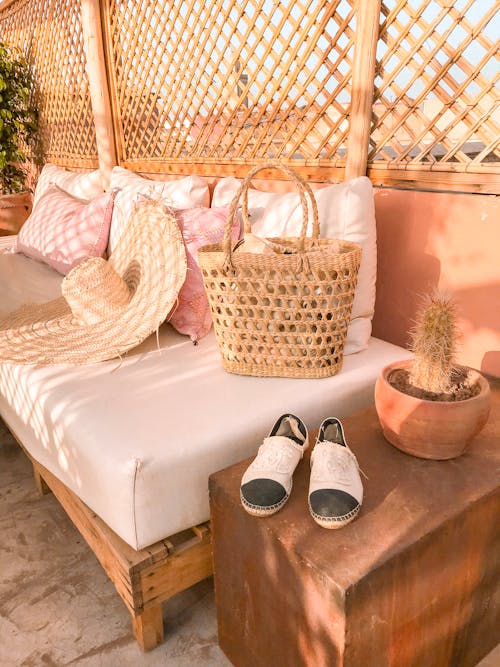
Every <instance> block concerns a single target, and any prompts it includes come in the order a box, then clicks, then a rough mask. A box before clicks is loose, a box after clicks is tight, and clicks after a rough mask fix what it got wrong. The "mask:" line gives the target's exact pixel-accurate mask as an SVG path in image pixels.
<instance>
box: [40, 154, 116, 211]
mask: <svg viewBox="0 0 500 667" xmlns="http://www.w3.org/2000/svg"><path fill="white" fill-rule="evenodd" d="M51 185H58V186H59V187H60V188H61V190H64V191H65V192H67V193H68V194H70V195H73V196H74V197H80V198H81V199H87V200H90V199H95V198H96V197H100V196H101V195H103V194H104V190H103V189H102V181H101V174H100V173H99V170H97V171H92V172H90V173H78V172H75V171H68V170H67V169H63V167H57V166H56V165H55V164H46V165H45V166H44V168H43V169H42V172H41V174H40V176H39V178H38V182H37V184H36V188H35V193H34V195H33V206H35V205H36V203H37V202H38V200H39V199H40V197H42V195H44V194H45V192H47V190H48V189H49V187H50V186H51Z"/></svg>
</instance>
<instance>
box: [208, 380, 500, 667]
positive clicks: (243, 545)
mask: <svg viewBox="0 0 500 667" xmlns="http://www.w3.org/2000/svg"><path fill="white" fill-rule="evenodd" d="M492 386H493V409H492V413H491V416H490V420H489V422H488V424H487V425H486V427H485V429H484V431H483V432H482V433H481V434H480V435H479V436H478V437H477V438H476V440H475V441H474V442H473V443H472V445H471V446H470V449H469V450H468V451H467V452H466V453H465V454H464V455H463V456H462V457H460V458H458V459H454V460H452V461H443V462H440V461H426V460H422V459H417V458H413V457H411V456H408V455H406V454H403V453H402V452H400V451H398V450H397V449H395V448H393V447H392V446H391V445H390V444H389V443H387V442H386V440H385V439H384V438H383V436H382V434H381V431H380V427H379V424H378V420H377V416H376V413H375V410H374V408H369V409H368V410H364V411H363V412H360V413H358V414H355V415H353V416H352V417H350V418H348V419H345V420H343V421H344V425H345V430H346V436H347V439H348V441H349V443H350V446H351V448H352V449H353V451H354V452H355V453H356V455H357V457H358V461H359V464H360V466H361V468H362V469H363V471H364V472H365V473H366V474H367V476H368V478H369V479H368V480H366V479H365V480H364V488H365V500H364V504H363V507H362V509H361V512H360V515H359V516H358V518H357V519H356V520H355V521H354V522H353V523H351V524H350V525H348V526H346V527H344V528H342V529H339V530H326V529H324V528H321V527H319V526H318V525H316V524H315V523H314V521H313V520H312V518H311V517H310V515H309V512H308V508H307V489H308V483H309V460H308V457H307V458H305V459H304V460H303V461H302V462H301V463H300V464H299V467H298V468H297V470H296V472H295V476H294V488H293V491H292V495H291V498H290V500H289V501H288V503H287V504H286V505H285V507H284V508H283V509H282V510H281V511H280V512H278V513H277V514H275V515H274V516H272V517H268V518H256V517H251V516H249V515H248V514H247V513H246V512H245V511H244V510H243V509H242V507H241V505H240V500H239V484H240V480H241V476H242V474H243V471H244V470H245V468H246V466H247V465H248V461H244V462H242V463H240V464H238V465H235V466H232V467H230V468H227V469H226V470H223V471H221V472H219V473H216V474H215V475H213V476H212V477H211V479H210V497H211V510H212V531H213V532H212V535H213V546H214V566H215V594H216V604H217V613H218V626H219V643H220V645H221V647H222V649H223V651H224V652H225V653H226V655H227V656H228V657H229V659H230V660H231V661H232V663H233V664H234V665H236V667H302V666H307V667H335V666H337V665H338V666H342V667H410V666H411V667H468V666H469V665H475V664H476V663H477V662H479V661H480V659H481V658H482V657H483V656H484V655H486V654H487V653H488V652H489V651H490V650H491V649H492V648H494V647H495V646H496V644H497V643H498V641H499V639H500V636H499V634H500V588H499V579H500V576H499V575H500V492H499V482H500V383H498V382H493V383H492ZM325 416H327V415H325ZM269 426H270V425H269V424H264V425H263V436H264V435H265V434H266V433H267V430H266V429H268V428H269ZM313 442H314V441H313Z"/></svg>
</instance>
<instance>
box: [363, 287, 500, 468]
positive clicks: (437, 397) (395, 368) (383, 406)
mask: <svg viewBox="0 0 500 667" xmlns="http://www.w3.org/2000/svg"><path fill="white" fill-rule="evenodd" d="M410 334H411V349H412V351H413V353H414V358H413V359H412V360H409V361H400V362H395V363H393V364H390V365H389V366H386V367H385V368H384V369H383V370H382V372H381V374H380V377H379V378H378V380H377V383H376V385H375V407H376V409H377V414H378V417H379V421H380V424H381V426H382V430H383V433H384V436H385V438H386V439H387V440H388V441H389V442H390V443H391V444H393V445H394V446H395V447H397V448H398V449H401V450H402V451H404V452H406V453H408V454H412V455H413V456H418V457H421V458H427V459H451V458H454V457H456V456H459V455H460V454H462V453H463V451H464V450H465V448H466V447H467V445H468V444H469V442H470V441H471V440H472V438H473V437H474V436H475V435H477V434H478V433H479V431H480V430H481V429H482V428H483V426H484V425H485V424H486V421H487V419H488V415H489V410H490V387H489V384H488V381H487V380H486V379H485V378H484V377H483V376H482V375H481V374H480V373H478V372H477V371H475V370H473V369H471V368H468V367H466V366H459V365H457V364H455V362H454V355H455V351H456V347H457V339H458V335H459V331H458V328H457V324H456V315H455V304H454V301H453V299H452V298H451V297H449V296H448V295H446V294H442V293H439V292H436V293H434V294H432V295H430V296H428V297H427V298H426V299H425V301H424V303H423V304H422V306H421V308H420V309H419V311H418V313H417V317H416V323H415V327H414V328H413V330H412V331H411V332H410Z"/></svg>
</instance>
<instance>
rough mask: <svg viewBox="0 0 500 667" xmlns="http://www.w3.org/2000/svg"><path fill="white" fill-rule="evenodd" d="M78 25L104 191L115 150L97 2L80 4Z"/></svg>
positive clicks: (92, 0) (95, 0)
mask: <svg viewBox="0 0 500 667" xmlns="http://www.w3.org/2000/svg"><path fill="white" fill-rule="evenodd" d="M81 21H82V32H83V41H84V49H85V56H86V71H87V75H88V80H89V89H90V96H91V99H92V115H93V119H94V127H95V133H96V146H97V153H98V157H99V168H100V171H101V176H102V179H103V186H104V187H105V188H107V187H109V181H110V178H111V169H112V168H113V167H114V166H115V165H116V147H115V138H114V130H113V116H112V113H111V100H110V95H109V88H108V77H107V74H106V61H105V58H104V45H103V31H102V25H101V12H100V3H99V0H81Z"/></svg>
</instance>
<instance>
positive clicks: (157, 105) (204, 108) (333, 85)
mask: <svg viewBox="0 0 500 667" xmlns="http://www.w3.org/2000/svg"><path fill="white" fill-rule="evenodd" d="M107 2H108V5H107V6H108V12H109V15H108V21H109V26H110V33H109V43H110V45H111V49H110V56H111V61H112V62H111V69H112V71H113V72H114V75H115V82H114V85H115V88H116V98H117V100H118V104H117V108H116V110H115V112H116V114H117V116H118V117H119V119H120V123H119V128H118V129H119V133H118V134H119V138H120V140H121V146H120V147H119V150H120V153H121V160H122V162H123V163H125V164H126V165H128V166H131V167H134V168H139V169H144V170H152V169H153V170H154V169H155V164H156V165H159V164H161V163H162V162H165V161H166V160H168V162H169V163H170V164H172V163H176V162H177V163H183V164H189V163H193V164H197V170H198V171H200V170H203V167H204V166H206V165H210V164H214V163H217V164H219V165H220V164H223V163H229V162H230V163H231V164H232V165H233V166H235V165H236V167H237V165H238V164H240V165H245V169H246V168H247V166H248V164H254V163H258V162H259V161H262V160H263V159H265V158H268V157H280V158H282V159H284V160H287V161H290V162H291V163H292V164H296V165H297V164H304V163H306V162H307V164H313V165H321V164H325V165H328V166H333V165H338V166H341V165H343V164H344V161H345V153H346V136H347V132H348V122H347V117H348V113H349V103H350V76H351V61H352V57H353V29H354V26H355V19H354V16H353V8H352V4H353V3H352V2H347V1H346V0H336V1H333V2H323V1H314V0H313V1H311V0H301V1H293V0H281V1H280V2H274V1H271V0H232V1H230V0H214V1H213V2H206V1H205V0H189V1H181V0H175V1H173V2H163V1H162V2H157V1H156V0H138V1H137V2H130V1H128V0H107ZM209 168H211V169H212V170H213V166H212V167H209Z"/></svg>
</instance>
